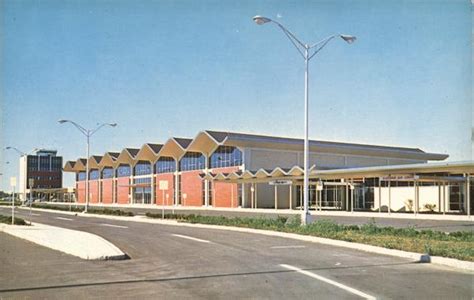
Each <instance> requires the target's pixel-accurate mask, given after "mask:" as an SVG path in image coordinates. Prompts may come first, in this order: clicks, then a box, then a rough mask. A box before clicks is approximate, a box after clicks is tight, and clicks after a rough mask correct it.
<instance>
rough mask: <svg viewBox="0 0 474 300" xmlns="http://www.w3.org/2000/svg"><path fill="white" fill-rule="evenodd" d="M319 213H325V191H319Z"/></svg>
mask: <svg viewBox="0 0 474 300" xmlns="http://www.w3.org/2000/svg"><path fill="white" fill-rule="evenodd" d="M318 193H319V211H323V191H322V190H319V191H318Z"/></svg>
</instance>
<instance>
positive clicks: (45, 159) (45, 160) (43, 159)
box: [39, 156, 50, 171]
mask: <svg viewBox="0 0 474 300" xmlns="http://www.w3.org/2000/svg"><path fill="white" fill-rule="evenodd" d="M39 159H40V171H49V167H50V166H49V161H50V157H49V156H40V157H39Z"/></svg>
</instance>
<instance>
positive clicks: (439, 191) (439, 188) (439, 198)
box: [435, 182, 441, 212]
mask: <svg viewBox="0 0 474 300" xmlns="http://www.w3.org/2000/svg"><path fill="white" fill-rule="evenodd" d="M435 184H436V186H437V187H438V212H441V184H440V183H439V182H436V183H435Z"/></svg>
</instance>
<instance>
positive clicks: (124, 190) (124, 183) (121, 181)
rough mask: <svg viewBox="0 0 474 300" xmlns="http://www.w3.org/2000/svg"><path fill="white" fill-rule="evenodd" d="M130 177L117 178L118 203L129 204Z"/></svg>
mask: <svg viewBox="0 0 474 300" xmlns="http://www.w3.org/2000/svg"><path fill="white" fill-rule="evenodd" d="M129 184H130V178H129V177H119V178H117V203H118V204H128V203H129V198H128V190H129Z"/></svg>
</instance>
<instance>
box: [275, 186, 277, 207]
mask: <svg viewBox="0 0 474 300" xmlns="http://www.w3.org/2000/svg"><path fill="white" fill-rule="evenodd" d="M275 209H278V186H277V185H275Z"/></svg>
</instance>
